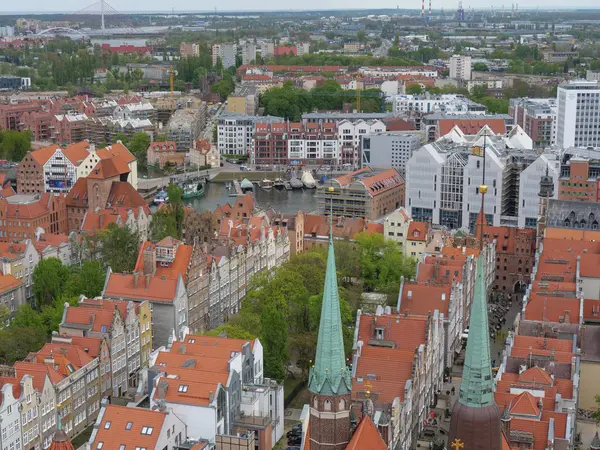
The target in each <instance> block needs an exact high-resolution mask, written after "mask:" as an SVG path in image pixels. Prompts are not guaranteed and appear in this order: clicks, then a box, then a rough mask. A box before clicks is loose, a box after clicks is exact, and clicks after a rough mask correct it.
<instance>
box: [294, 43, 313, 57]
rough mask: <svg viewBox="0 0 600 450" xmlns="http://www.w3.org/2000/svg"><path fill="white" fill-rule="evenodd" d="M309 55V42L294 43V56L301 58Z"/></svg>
mask: <svg viewBox="0 0 600 450" xmlns="http://www.w3.org/2000/svg"><path fill="white" fill-rule="evenodd" d="M309 53H310V42H297V43H296V55H297V56H303V55H308V54H309Z"/></svg>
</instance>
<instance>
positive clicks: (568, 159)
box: [558, 150, 600, 202]
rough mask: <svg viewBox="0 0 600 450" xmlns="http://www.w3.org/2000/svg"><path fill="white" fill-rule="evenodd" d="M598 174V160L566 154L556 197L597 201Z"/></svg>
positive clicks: (599, 161)
mask: <svg viewBox="0 0 600 450" xmlns="http://www.w3.org/2000/svg"><path fill="white" fill-rule="evenodd" d="M591 152H593V150H590V152H587V151H586V153H588V154H589V153H591ZM599 174H600V160H598V159H596V158H594V159H588V158H583V157H580V156H576V155H575V156H573V155H569V154H566V155H565V156H564V157H563V163H562V164H561V170H560V179H559V181H558V199H559V200H577V201H581V202H597V201H598V198H599V196H598V180H597V178H598V175H599Z"/></svg>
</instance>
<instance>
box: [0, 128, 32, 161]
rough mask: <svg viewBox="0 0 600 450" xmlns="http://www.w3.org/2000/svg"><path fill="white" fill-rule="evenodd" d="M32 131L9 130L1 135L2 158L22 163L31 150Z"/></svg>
mask: <svg viewBox="0 0 600 450" xmlns="http://www.w3.org/2000/svg"><path fill="white" fill-rule="evenodd" d="M32 139H33V135H32V133H31V131H29V130H27V131H14V130H7V131H4V132H2V133H0V149H1V150H2V158H4V159H7V160H9V161H15V162H20V161H21V160H22V159H23V157H24V156H25V154H26V153H27V152H28V151H29V150H31V140H32Z"/></svg>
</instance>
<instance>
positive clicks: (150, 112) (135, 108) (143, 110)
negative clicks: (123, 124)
mask: <svg viewBox="0 0 600 450" xmlns="http://www.w3.org/2000/svg"><path fill="white" fill-rule="evenodd" d="M112 116H113V118H115V119H138V120H150V121H151V122H152V123H154V122H156V109H155V108H154V106H152V103H149V102H144V103H142V102H139V103H126V104H124V105H119V106H117V107H116V108H115V109H114V110H113V114H112Z"/></svg>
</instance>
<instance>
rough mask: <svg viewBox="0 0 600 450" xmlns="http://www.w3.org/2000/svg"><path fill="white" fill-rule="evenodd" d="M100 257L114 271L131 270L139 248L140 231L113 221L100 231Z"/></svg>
mask: <svg viewBox="0 0 600 450" xmlns="http://www.w3.org/2000/svg"><path fill="white" fill-rule="evenodd" d="M99 239H100V258H101V260H102V261H103V262H104V263H105V264H106V265H108V266H110V268H111V269H112V271H113V272H117V273H118V272H131V271H132V270H133V269H134V267H135V263H136V260H137V254H138V249H139V238H138V233H136V232H133V231H131V230H130V229H129V227H120V226H118V225H117V224H115V223H111V224H109V225H108V227H107V228H106V229H104V230H102V231H100V233H99Z"/></svg>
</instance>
